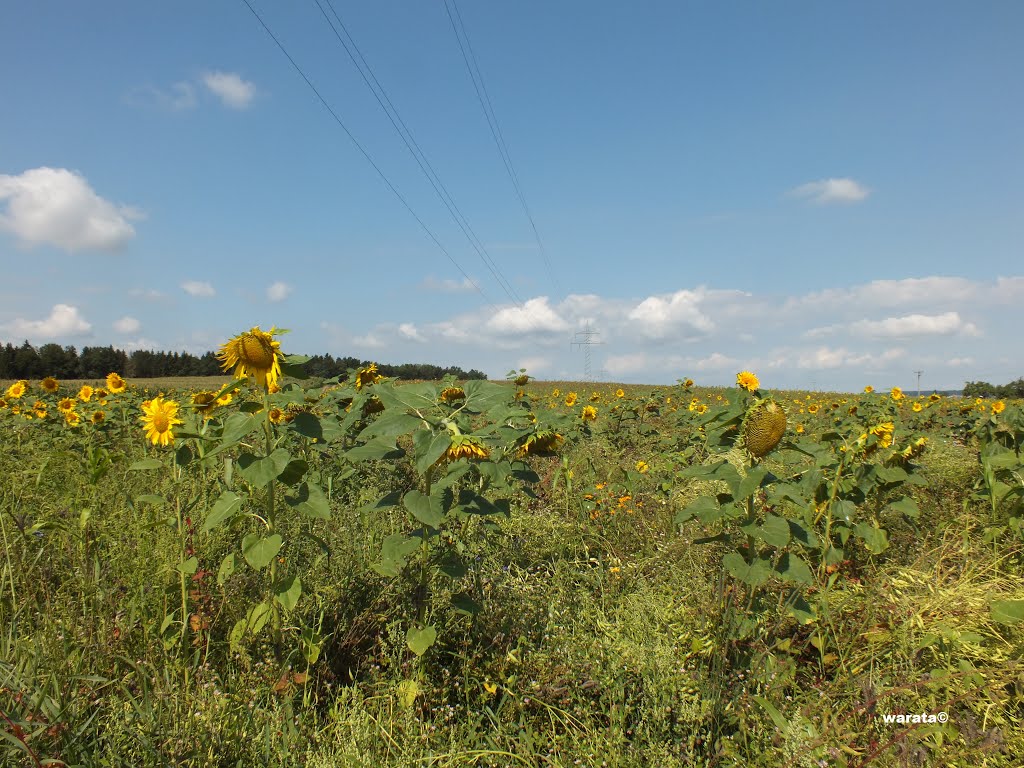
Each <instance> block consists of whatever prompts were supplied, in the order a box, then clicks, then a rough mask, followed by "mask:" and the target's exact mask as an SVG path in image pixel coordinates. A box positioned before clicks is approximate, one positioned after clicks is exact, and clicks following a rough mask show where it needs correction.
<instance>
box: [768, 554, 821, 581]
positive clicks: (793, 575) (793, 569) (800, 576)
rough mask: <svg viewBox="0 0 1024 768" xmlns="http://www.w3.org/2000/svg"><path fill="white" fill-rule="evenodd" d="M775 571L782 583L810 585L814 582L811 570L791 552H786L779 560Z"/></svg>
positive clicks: (801, 559)
mask: <svg viewBox="0 0 1024 768" xmlns="http://www.w3.org/2000/svg"><path fill="white" fill-rule="evenodd" d="M775 571H776V573H778V574H779V576H781V577H782V579H783V581H792V582H797V583H798V584H811V583H812V582H813V581H814V576H813V575H811V569H810V567H808V565H807V563H806V562H805V561H804V559H803V558H801V557H800V556H799V555H795V554H793V553H792V552H786V553H784V554H783V555H782V557H781V558H779V562H778V564H777V565H776V566H775Z"/></svg>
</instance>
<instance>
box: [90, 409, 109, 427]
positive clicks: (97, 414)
mask: <svg viewBox="0 0 1024 768" xmlns="http://www.w3.org/2000/svg"><path fill="white" fill-rule="evenodd" d="M106 420H107V414H106V413H104V412H103V411H93V414H92V416H91V417H90V418H89V421H91V422H92V423H93V424H102V423H103V422H104V421H106Z"/></svg>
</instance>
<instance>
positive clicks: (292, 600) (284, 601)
mask: <svg viewBox="0 0 1024 768" xmlns="http://www.w3.org/2000/svg"><path fill="white" fill-rule="evenodd" d="M300 597H302V579H300V578H299V575H298V574H292V575H290V576H286V577H285V578H283V579H281V580H280V581H279V582H277V584H275V585H274V599H275V600H277V602H279V603H280V604H281V606H282V607H283V608H284V609H285V610H286V611H291V610H293V609H294V608H295V606H296V605H297V604H298V602H299V598H300Z"/></svg>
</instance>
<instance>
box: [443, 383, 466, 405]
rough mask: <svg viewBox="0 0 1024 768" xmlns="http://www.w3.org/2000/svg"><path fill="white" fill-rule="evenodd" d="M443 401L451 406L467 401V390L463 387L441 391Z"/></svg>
mask: <svg viewBox="0 0 1024 768" xmlns="http://www.w3.org/2000/svg"><path fill="white" fill-rule="evenodd" d="M441 399H442V400H444V401H445V402H446V403H448V405H451V404H452V403H454V402H455V401H456V400H465V399H466V390H464V389H463V388H462V387H445V388H444V389H442V390H441Z"/></svg>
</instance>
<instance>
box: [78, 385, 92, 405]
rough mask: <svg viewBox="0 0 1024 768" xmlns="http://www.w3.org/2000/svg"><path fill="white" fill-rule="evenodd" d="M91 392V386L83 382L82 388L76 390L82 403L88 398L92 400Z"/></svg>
mask: <svg viewBox="0 0 1024 768" xmlns="http://www.w3.org/2000/svg"><path fill="white" fill-rule="evenodd" d="M93 392H94V390H93V388H92V387H90V386H89V385H88V384H83V385H82V388H81V389H80V390H78V399H79V400H81V401H82V402H83V403H88V402H89V401H90V400H92V396H93Z"/></svg>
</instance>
